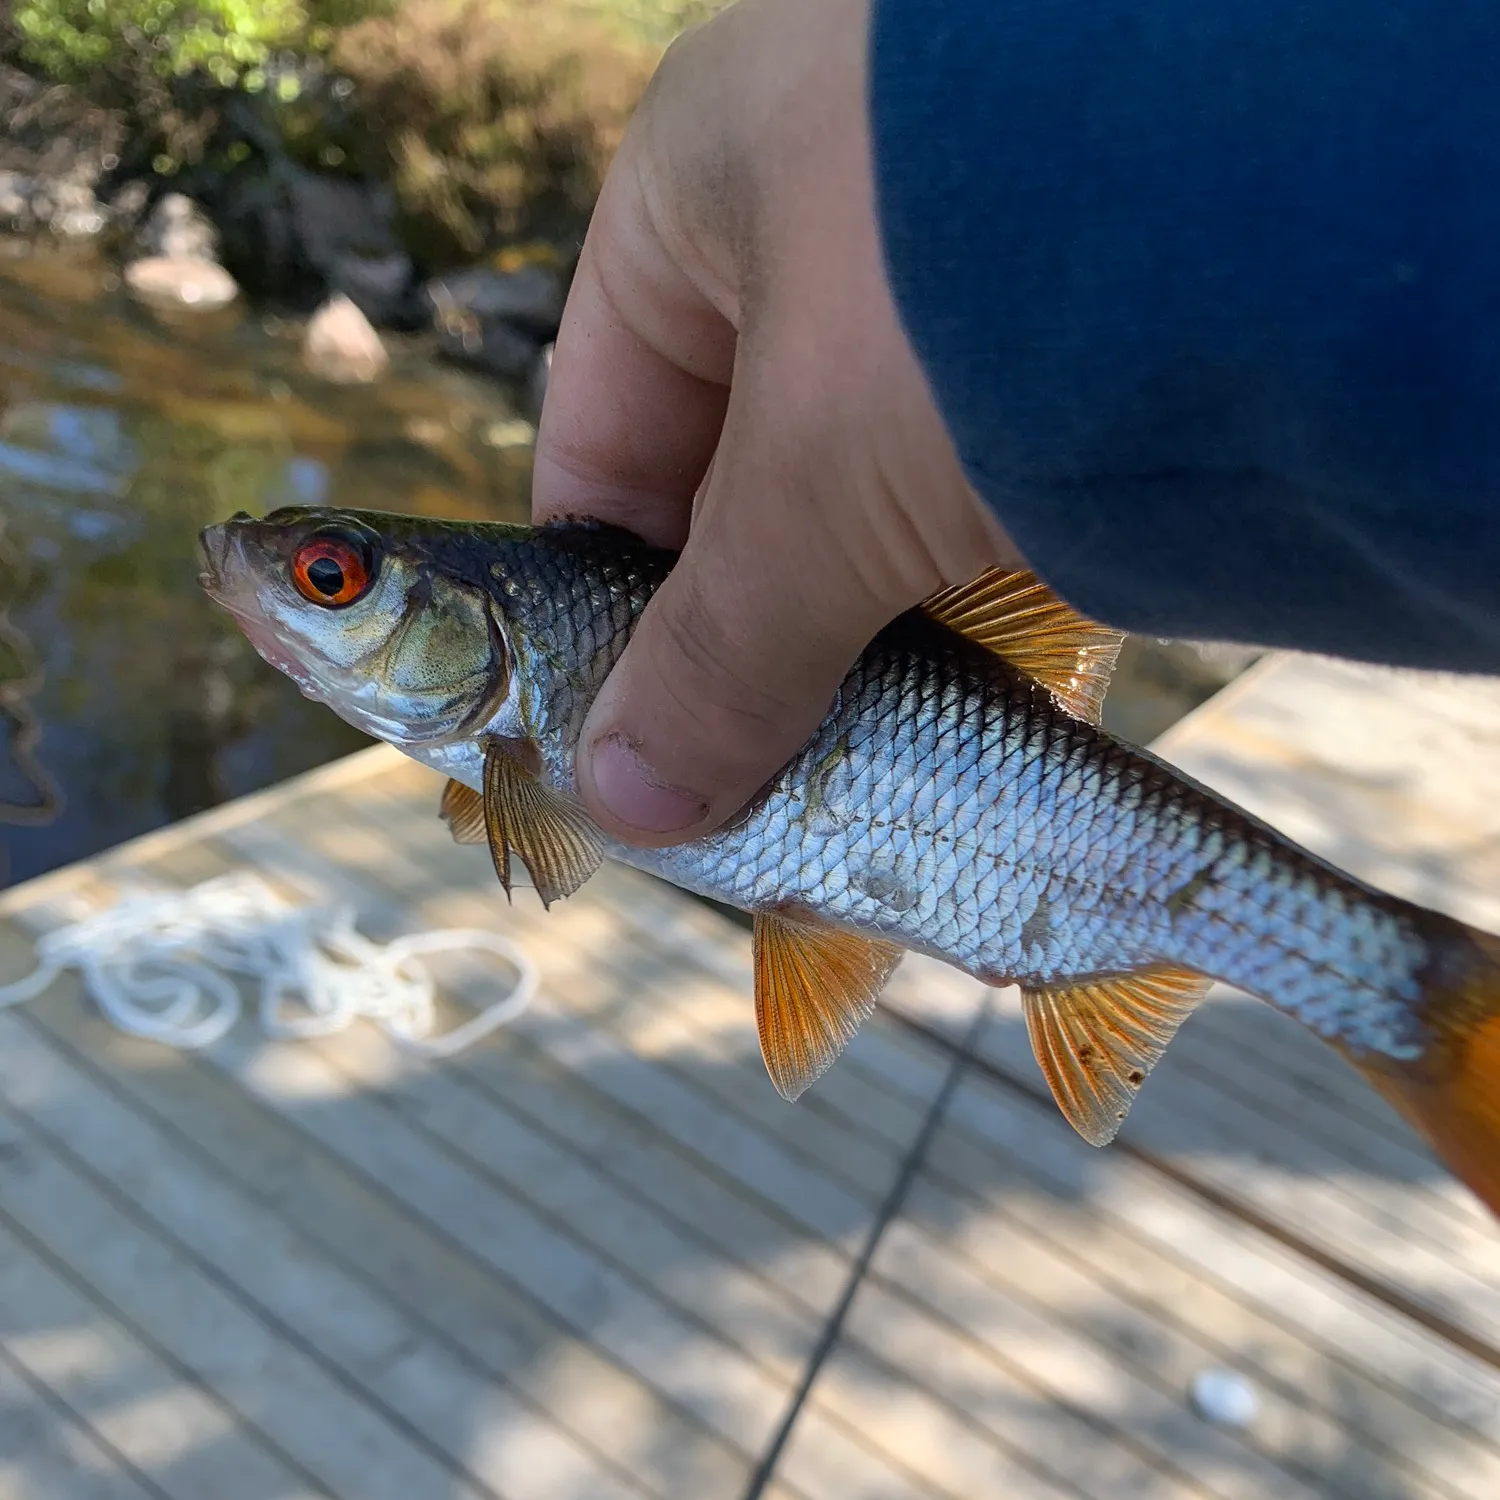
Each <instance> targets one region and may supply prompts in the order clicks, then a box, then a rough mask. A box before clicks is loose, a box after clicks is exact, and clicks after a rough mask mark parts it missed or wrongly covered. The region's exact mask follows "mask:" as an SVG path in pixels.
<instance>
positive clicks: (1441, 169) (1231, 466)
mask: <svg viewBox="0 0 1500 1500" xmlns="http://www.w3.org/2000/svg"><path fill="white" fill-rule="evenodd" d="M872 25H873V30H872V37H871V73H870V87H871V118H872V130H873V141H874V154H875V164H876V187H877V198H878V202H879V209H880V217H881V228H882V234H883V238H884V244H885V252H886V261H887V267H888V271H889V275H890V279H891V284H892V287H893V290H894V293H895V297H896V301H897V305H898V307H899V309H900V312H901V315H902V319H903V321H904V323H905V326H906V328H907V331H908V333H909V334H910V336H911V338H912V341H913V343H914V345H915V346H916V349H917V353H918V355H919V357H920V359H921V361H922V363H923V366H924V368H925V369H926V372H927V375H928V379H929V381H930V383H931V385H932V388H933V391H934V393H935V395H936V398H937V401H938V404H939V406H940V408H941V409H942V412H943V414H944V417H945V419H946V421H947V423H948V426H949V430H950V431H951V432H952V434H953V436H954V439H955V441H956V443H957V445H958V448H959V452H960V455H961V457H962V459H963V462H964V465H965V468H966V470H967V472H968V474H969V476H970V479H971V481H972V483H973V484H974V486H975V488H976V489H977V490H978V491H979V493H980V494H981V495H983V496H984V498H985V499H986V500H987V501H988V502H989V503H990V504H991V505H992V506H993V507H994V508H995V510H996V511H997V513H998V514H999V516H1000V518H1001V520H1002V522H1003V523H1004V525H1005V527H1006V529H1007V530H1008V531H1009V532H1010V534H1011V536H1012V537H1013V538H1014V539H1015V541H1016V543H1017V545H1018V546H1019V547H1020V548H1021V550H1022V552H1023V553H1024V554H1025V555H1026V556H1027V558H1028V559H1029V560H1030V561H1031V562H1032V564H1033V565H1034V566H1035V567H1036V569H1037V571H1038V572H1040V573H1041V574H1042V575H1043V576H1044V577H1046V578H1047V579H1048V580H1049V581H1050V582H1051V583H1052V584H1053V585H1054V587H1056V588H1057V589H1058V591H1059V592H1060V593H1062V594H1063V595H1064V596H1065V597H1066V598H1068V599H1070V600H1071V601H1072V602H1073V603H1074V604H1076V605H1077V606H1078V607H1079V608H1081V609H1083V610H1085V611H1087V612H1088V613H1090V614H1093V615H1095V616H1097V617H1099V618H1101V619H1103V620H1106V621H1108V622H1109V623H1111V624H1115V625H1118V626H1121V627H1123V628H1126V629H1130V630H1136V631H1141V632H1146V633H1150V634H1155V635H1172V636H1187V637H1197V638H1202V639H1220V640H1239V641H1248V642H1256V643H1260V644H1266V645H1280V646H1291V647H1298V648H1302V649H1306V650H1314V651H1326V652H1331V653H1335V654H1338V655H1345V656H1353V657H1362V658H1366V659H1371V660H1383V661H1388V662H1393V663H1404V664H1407V665H1413V666H1429V667H1443V668H1447V669H1451V670H1462V671H1490V672H1500V5H1497V4H1496V3H1495V0H1444V3H1442V4H1434V3H1433V0H875V4H874V18H873V23H872Z"/></svg>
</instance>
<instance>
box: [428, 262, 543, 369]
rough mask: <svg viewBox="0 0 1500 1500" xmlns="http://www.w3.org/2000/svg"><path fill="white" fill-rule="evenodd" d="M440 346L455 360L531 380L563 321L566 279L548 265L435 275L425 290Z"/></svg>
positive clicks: (473, 270)
mask: <svg viewBox="0 0 1500 1500" xmlns="http://www.w3.org/2000/svg"><path fill="white" fill-rule="evenodd" d="M422 294H423V298H424V300H425V301H426V303H427V305H428V307H429V308H431V310H432V325H433V329H434V331H435V332H436V334H437V338H438V348H439V349H440V350H441V351H442V352H443V353H444V354H445V355H447V356H448V357H449V358H450V359H456V360H462V361H463V362H464V363H465V364H471V365H477V366H478V367H479V368H481V369H484V370H487V371H489V372H490V373H491V374H493V375H498V376H500V377H501V378H502V379H505V380H529V379H530V377H531V376H532V374H533V371H534V367H535V365H536V361H537V359H538V357H539V356H540V355H541V353H542V350H543V349H544V348H545V347H546V346H547V345H548V344H550V343H551V342H552V340H553V338H555V337H556V335H557V328H558V324H559V323H560V322H561V320H562V308H563V301H564V296H565V293H564V289H563V285H562V279H561V278H560V277H559V276H558V275H557V273H556V272H554V271H552V270H551V269H550V268H548V267H546V266H537V265H531V266H523V267H521V269H519V270H517V271H491V270H487V269H485V268H483V267H475V268H474V269H472V270H468V271H456V272H454V273H452V274H451V275H447V276H437V277H434V278H433V279H432V280H431V281H429V282H428V283H427V285H426V286H425V287H424V288H423V289H422Z"/></svg>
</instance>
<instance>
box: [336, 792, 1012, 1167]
mask: <svg viewBox="0 0 1500 1500" xmlns="http://www.w3.org/2000/svg"><path fill="white" fill-rule="evenodd" d="M398 769H399V770H400V774H390V775H382V776H380V777H378V778H374V779H372V780H371V781H369V782H368V783H366V784H365V785H364V786H362V787H361V788H360V793H359V809H360V810H361V812H362V813H363V815H364V816H365V817H366V818H367V819H368V818H371V817H373V818H374V819H375V820H376V821H378V822H379V823H380V825H381V828H382V831H383V833H384V834H385V836H386V837H387V838H389V839H390V840H392V841H393V842H395V843H397V844H399V846H400V847H401V848H402V849H403V850H411V849H417V850H419V851H429V850H430V851H431V853H432V857H433V858H434V860H435V861H436V862H437V863H438V864H439V865H440V866H441V868H442V870H443V872H444V879H445V882H446V883H447V884H449V885H452V886H461V887H463V888H465V889H473V890H475V891H477V892H479V893H480V894H481V895H483V896H485V897H486V898H487V899H495V887H494V882H493V877H492V876H491V874H490V872H489V868H488V865H487V864H486V863H485V861H484V859H483V855H482V852H481V851H475V850H473V849H454V848H453V847H452V846H451V845H450V844H449V843H448V841H447V836H446V834H445V833H441V832H436V831H435V824H434V820H433V816H432V805H431V804H432V798H433V797H434V796H435V795H436V788H437V785H438V779H437V778H435V777H433V778H431V779H428V776H429V773H424V772H422V770H421V768H419V767H414V768H413V771H414V772H415V775H413V774H411V773H409V772H406V771H405V770H404V768H398ZM367 807H368V811H365V809H366V808H367ZM586 894H587V900H588V901H589V902H590V903H591V904H598V905H600V906H602V907H603V908H605V909H606V910H607V911H609V912H610V913H611V915H613V916H614V917H615V918H616V920H617V921H619V922H620V923H622V924H623V925H624V926H625V927H627V928H629V929H630V930H631V931H632V933H634V934H635V936H636V937H637V938H638V939H641V940H644V941H645V942H646V943H647V944H648V945H649V946H650V947H651V948H653V949H655V950H657V951H659V952H665V953H669V954H670V955H671V958H672V960H673V964H674V966H680V968H681V969H682V971H683V972H684V973H685V974H690V973H695V972H700V971H701V973H703V974H706V975H709V976H712V977H713V978H714V979H716V980H717V981H719V985H720V986H722V989H723V995H722V996H721V997H716V998H717V999H718V1004H717V1006H716V1009H715V1011H714V1020H713V1021H712V1022H711V1024H712V1025H713V1026H714V1027H715V1028H716V1029H717V1028H720V1027H722V1026H723V1025H724V1024H725V1021H726V1020H727V1022H728V1025H729V1026H730V1027H732V1029H733V1031H734V1033H735V1034H736V1035H737V1036H739V1037H741V1038H742V1039H743V1045H744V1048H745V1051H746V1053H747V1055H749V1054H751V1053H753V1052H754V1051H755V1048H754V1046H753V1032H752V1029H751V1023H750V1020H749V1012H748V998H749V997H750V996H751V995H752V993H753V988H754V986H753V978H752V972H751V965H750V945H749V937H748V934H747V933H746V932H745V931H744V930H743V929H740V928H738V927H735V926H733V925H732V924H730V923H729V922H728V921H726V920H725V919H724V918H723V917H722V916H720V915H719V913H717V912H714V911H711V910H709V909H708V908H706V907H704V906H702V905H701V904H699V903H698V902H695V901H691V900H684V899H683V897H682V894H681V893H680V892H679V891H677V890H676V889H675V888H673V887H671V886H669V885H667V884H665V883H664V882H662V881H659V880H654V879H652V878H650V877H648V876H645V875H641V874H638V873H636V872H634V871H628V870H625V869H623V868H621V867H618V866H613V865H610V866H606V869H605V873H604V876H603V878H598V879H595V880H594V881H591V882H590V884H589V886H588V889H587V893H586ZM519 900H520V902H521V906H522V915H523V916H524V915H526V914H528V913H529V914H530V915H532V916H536V915H537V913H536V911H535V908H534V907H533V906H532V905H531V898H529V897H524V896H523V897H520V898H519ZM512 915H513V913H511V912H509V911H507V912H506V916H507V917H510V916H512ZM541 920H542V921H543V922H545V921H546V920H548V919H547V917H546V916H542V917H541ZM888 993H889V995H890V997H891V998H892V999H893V1000H897V1001H900V1002H902V1003H904V1004H905V1005H906V1006H908V1007H909V1008H911V1009H913V1010H916V1011H918V1012H920V1013H922V1014H923V1015H925V1016H927V1017H928V1018H929V1019H933V1018H935V1017H938V1016H943V1015H951V1016H953V1017H954V1018H956V1019H957V1020H959V1021H961V1022H962V1023H963V1024H967V1022H968V1020H969V1019H970V1018H971V1017H972V1016H973V1014H974V1010H975V1006H976V1002H977V997H980V996H982V994H983V987H982V986H978V985H976V984H975V983H974V982H973V981H972V980H969V979H967V978H965V977H964V976H963V975H961V974H959V973H958V972H957V971H956V970H954V969H951V968H949V967H948V966H947V965H944V964H939V963H936V962H935V961H933V960H930V959H924V958H921V957H919V956H915V955H914V956H910V957H908V959H907V961H906V962H905V963H904V964H903V965H902V967H901V968H900V969H899V970H898V971H897V974H896V976H895V977H894V979H893V980H892V981H891V986H890V989H889V991H888ZM642 998H643V999H644V997H642ZM687 1013H688V1014H689V1015H697V1014H701V1013H702V1012H700V1011H699V1010H698V1009H697V1008H691V1009H689V1011H688V1012H687ZM751 1071H752V1073H753V1072H754V1068H753V1066H752V1069H751ZM946 1074H947V1065H946V1062H945V1060H944V1056H943V1054H942V1053H941V1052H940V1051H939V1050H938V1049H936V1048H934V1047H932V1046H930V1045H926V1044H918V1045H915V1046H913V1045H912V1044H911V1043H910V1042H909V1041H908V1040H907V1037H906V1035H905V1034H904V1033H899V1032H892V1031H889V1030H884V1031H882V1030H881V1029H880V1028H878V1027H873V1028H872V1027H867V1028H864V1029H862V1031H861V1033H860V1035H859V1036H858V1037H856V1038H855V1040H854V1041H853V1042H852V1043H851V1044H850V1046H849V1047H848V1049H847V1050H846V1051H845V1053H844V1054H843V1056H842V1057H841V1059H840V1066H839V1068H838V1069H836V1070H834V1071H832V1072H830V1073H829V1074H827V1075H825V1077H824V1078H822V1079H820V1080H819V1082H818V1085H817V1087H816V1089H814V1090H812V1091H811V1092H810V1093H809V1094H808V1095H807V1096H806V1098H807V1100H808V1106H809V1108H814V1107H818V1108H821V1107H823V1106H825V1105H826V1106H827V1107H829V1108H832V1109H834V1110H836V1111H837V1112H839V1113H842V1114H843V1115H844V1116H845V1117H846V1118H849V1119H852V1120H854V1121H855V1122H857V1123H858V1124H860V1125H861V1126H864V1127H867V1128H868V1129H870V1130H871V1131H872V1132H873V1133H875V1134H877V1135H882V1136H884V1137H885V1138H887V1139H889V1140H891V1141H892V1142H893V1143H895V1144H896V1145H897V1146H900V1145H902V1144H903V1143H904V1142H906V1141H908V1140H909V1139H910V1138H911V1133H912V1131H913V1130H914V1129H915V1128H916V1126H917V1125H918V1124H919V1122H920V1119H921V1118H922V1116H923V1114H924V1112H925V1109H926V1106H927V1105H928V1104H929V1103H930V1102H931V1101H932V1099H933V1098H934V1097H935V1095H936V1094H937V1092H938V1090H939V1089H940V1088H941V1087H942V1083H943V1079H944V1078H945V1077H946ZM757 1076H758V1075H757ZM846 1081H847V1083H848V1088H847V1090H846V1089H845V1087H844V1084H845V1083H846ZM871 1091H873V1097H872V1096H871Z"/></svg>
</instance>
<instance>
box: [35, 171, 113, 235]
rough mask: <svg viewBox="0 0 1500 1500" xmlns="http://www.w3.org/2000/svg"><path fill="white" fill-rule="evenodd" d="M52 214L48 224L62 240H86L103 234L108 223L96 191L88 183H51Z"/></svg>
mask: <svg viewBox="0 0 1500 1500" xmlns="http://www.w3.org/2000/svg"><path fill="white" fill-rule="evenodd" d="M50 196H51V199H52V213H51V215H50V217H49V218H48V220H47V227H48V228H49V229H50V230H51V231H52V232H53V234H55V235H58V236H60V237H61V238H63V239H69V240H86V239H92V238H93V236H94V235H96V234H100V233H102V232H103V230H104V226H105V225H106V224H107V223H108V222H109V218H108V215H107V214H106V213H105V211H104V209H103V207H102V206H101V205H100V203H99V200H98V199H97V198H96V197H95V196H94V190H93V188H92V187H90V186H89V185H88V183H86V182H79V181H64V182H57V183H54V184H53V185H52V190H51V194H50Z"/></svg>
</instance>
